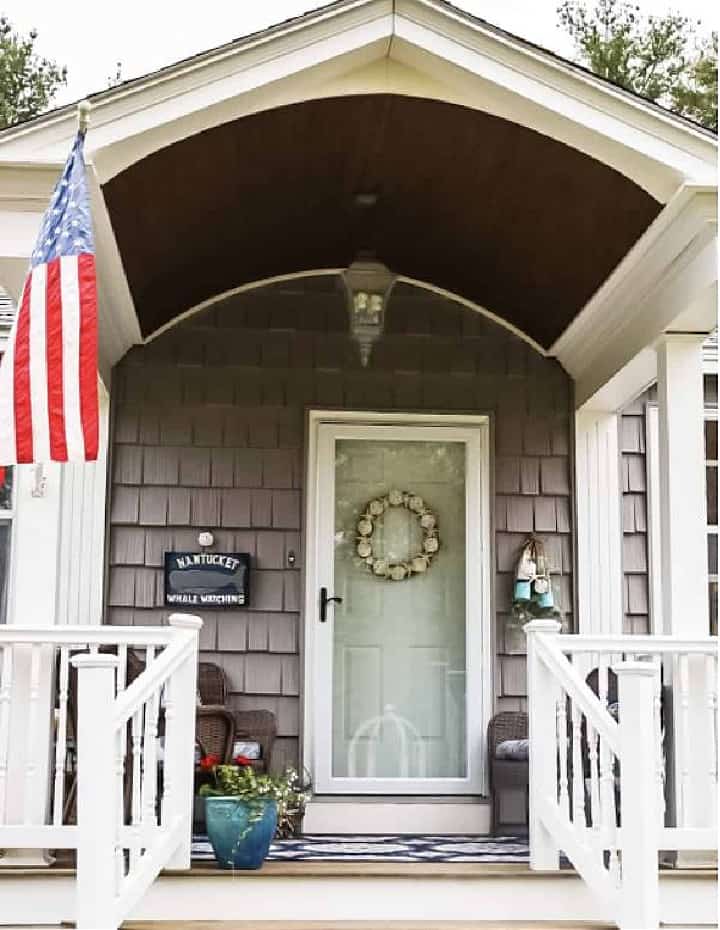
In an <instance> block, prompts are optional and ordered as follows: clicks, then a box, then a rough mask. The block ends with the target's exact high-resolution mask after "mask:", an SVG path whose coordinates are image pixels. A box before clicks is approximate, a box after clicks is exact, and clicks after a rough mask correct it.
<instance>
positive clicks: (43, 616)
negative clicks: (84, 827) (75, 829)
mask: <svg viewBox="0 0 720 930" xmlns="http://www.w3.org/2000/svg"><path fill="white" fill-rule="evenodd" d="M15 482H16V484H15V518H14V520H13V527H12V544H11V545H12V549H11V552H12V558H11V569H10V583H9V592H8V594H9V596H8V608H7V622H8V623H9V624H13V625H17V626H25V627H28V626H32V627H35V626H41V627H42V626H53V625H54V623H55V619H56V600H55V599H56V595H57V575H58V549H59V527H60V501H61V497H62V468H61V466H60V465H59V464H57V463H55V462H53V463H51V464H49V465H45V466H42V467H40V466H34V465H19V466H16V467H15ZM13 664H14V674H13V683H12V691H11V695H10V745H11V747H12V752H11V753H10V758H9V760H8V773H7V795H6V809H5V811H0V817H2V816H3V815H4V822H5V823H8V824H22V823H28V824H29V823H34V824H42V823H46V817H47V813H48V808H49V801H50V794H49V787H50V775H51V772H50V747H51V743H52V739H51V738H52V731H53V720H52V694H53V680H54V650H53V649H52V648H50V647H43V648H42V651H41V652H40V654H39V655H36V656H35V661H33V647H31V646H15V648H14V650H13ZM33 715H34V720H33V719H32V718H33ZM49 862H50V859H49V857H48V855H47V852H46V851H45V850H42V849H13V850H9V851H8V853H7V854H6V855H5V856H3V858H2V859H0V868H1V867H12V866H20V865H47V864H48V863H49Z"/></svg>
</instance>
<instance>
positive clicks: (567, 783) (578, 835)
mask: <svg viewBox="0 0 720 930" xmlns="http://www.w3.org/2000/svg"><path fill="white" fill-rule="evenodd" d="M525 630H526V633H527V637H528V706H529V728H530V862H531V868H533V869H557V868H558V867H559V854H560V851H561V850H562V851H563V852H564V853H565V855H566V856H567V857H568V859H569V860H570V861H571V862H572V864H573V865H574V867H575V868H576V870H577V871H578V872H579V873H580V875H581V876H582V877H583V878H584V879H585V881H586V882H587V884H588V885H589V886H590V887H591V888H592V889H593V890H594V891H595V892H596V893H597V894H598V895H599V896H600V897H601V898H602V899H603V900H604V901H605V902H606V903H608V904H609V905H610V908H611V910H612V913H613V914H614V915H615V919H616V922H617V923H618V926H620V927H621V928H627V930H630V928H632V930H656V928H657V927H658V924H659V882H658V852H659V851H660V850H670V851H682V850H716V849H717V827H716V811H717V807H716V805H717V780H718V775H717V750H718V747H717V661H718V644H717V638H715V637H708V638H707V639H702V640H682V639H679V638H676V637H658V636H583V635H560V633H559V624H557V623H555V622H554V621H544V620H537V621H534V622H532V623H530V624H528V625H527V626H526V627H525ZM591 685H592V687H591ZM668 771H669V772H671V773H674V778H672V779H670V780H669V779H666V772H668ZM671 781H672V782H674V790H670V789H669V785H670V782H671ZM697 792H699V793H700V795H701V797H700V802H701V804H702V805H704V806H705V810H706V811H707V817H706V819H705V824H704V825H699V824H698V822H697V817H695V816H693V813H694V812H696V811H697V807H698V804H697V802H698V797H697V795H696V793H697Z"/></svg>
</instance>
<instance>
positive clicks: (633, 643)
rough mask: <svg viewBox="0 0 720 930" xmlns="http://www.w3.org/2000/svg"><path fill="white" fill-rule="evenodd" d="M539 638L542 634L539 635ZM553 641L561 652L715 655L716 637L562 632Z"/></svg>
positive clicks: (716, 652) (716, 648)
mask: <svg viewBox="0 0 720 930" xmlns="http://www.w3.org/2000/svg"><path fill="white" fill-rule="evenodd" d="M541 635H542V634H541ZM553 641H554V642H555V643H556V644H557V646H558V648H559V649H560V650H561V651H562V652H566V653H567V652H573V653H574V652H629V653H634V654H641V655H642V654H647V655H667V654H672V653H683V654H687V655H717V654H718V638H717V636H706V637H702V638H697V639H684V638H683V637H680V636H642V635H627V636H626V635H621V636H620V635H619V636H602V635H600V636H594V635H586V634H583V633H562V634H560V635H556V636H554V638H553Z"/></svg>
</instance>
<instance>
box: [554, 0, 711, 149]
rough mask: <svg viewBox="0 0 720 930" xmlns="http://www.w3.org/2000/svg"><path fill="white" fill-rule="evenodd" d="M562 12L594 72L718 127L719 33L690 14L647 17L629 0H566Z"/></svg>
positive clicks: (564, 22) (580, 52) (565, 25)
mask: <svg viewBox="0 0 720 930" xmlns="http://www.w3.org/2000/svg"><path fill="white" fill-rule="evenodd" d="M558 15H559V17H560V23H561V25H562V26H563V28H564V29H565V30H566V31H567V33H568V34H569V35H570V38H571V39H572V40H573V43H574V45H575V48H576V50H577V53H578V56H579V58H580V60H581V61H582V63H583V64H585V65H587V67H589V68H590V70H591V71H594V72H595V74H599V75H601V76H602V77H604V78H607V79H608V80H610V81H613V82H614V83H615V84H618V85H619V86H620V87H624V88H626V89H627V90H631V91H633V92H634V93H636V94H640V95H641V96H643V97H647V98H648V99H649V100H653V101H655V102H656V103H659V104H661V105H663V106H666V107H668V108H669V109H672V110H674V111H675V112H677V113H679V114H681V115H682V116H686V117H688V118H690V119H693V120H695V121H697V122H699V123H702V124H703V125H704V126H706V127H707V128H709V129H713V130H715V131H716V132H717V42H718V40H717V33H716V32H714V33H712V34H711V36H709V37H705V38H701V39H699V38H698V36H697V33H696V28H695V27H696V25H697V24H694V23H693V22H692V21H691V20H690V19H689V18H688V17H686V16H680V15H679V14H677V13H673V12H668V13H666V14H665V15H663V16H646V15H643V14H642V13H641V10H640V7H639V6H636V5H635V4H634V3H630V2H627V0H595V3H594V5H593V6H589V5H588V3H587V2H585V0H562V3H561V5H560V6H559V7H558Z"/></svg>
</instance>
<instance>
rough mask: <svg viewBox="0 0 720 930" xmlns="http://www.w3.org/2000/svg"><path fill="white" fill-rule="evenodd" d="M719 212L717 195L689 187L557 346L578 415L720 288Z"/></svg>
mask: <svg viewBox="0 0 720 930" xmlns="http://www.w3.org/2000/svg"><path fill="white" fill-rule="evenodd" d="M716 211H717V189H716V188H713V187H708V186H706V185H692V184H684V185H682V187H681V188H680V189H679V190H678V192H677V194H676V195H675V196H674V197H673V199H672V200H671V201H670V203H669V204H668V205H667V206H666V207H665V208H664V210H663V211H662V212H661V213H660V215H659V216H658V217H657V219H656V220H655V221H654V222H653V223H652V225H651V226H650V227H649V229H648V230H647V231H646V232H645V234H644V235H643V236H642V237H641V238H640V239H639V240H638V241H637V242H636V244H635V245H634V246H633V248H632V249H631V250H630V251H629V252H628V253H627V255H626V256H625V258H624V259H623V260H622V261H621V262H620V264H619V265H618V266H617V268H616V269H615V271H613V272H612V274H611V275H610V277H609V278H608V279H607V280H606V281H605V283H604V284H603V285H602V286H601V287H600V288H599V290H598V291H597V292H596V293H595V294H594V295H593V297H592V298H591V299H590V300H589V301H588V303H587V304H586V305H585V307H584V308H583V309H582V311H581V312H580V314H579V315H578V316H577V317H576V318H575V319H574V320H573V322H572V323H571V324H570V325H569V326H568V328H567V329H566V330H565V332H564V333H563V334H562V335H561V336H560V338H559V339H557V340H556V342H555V343H554V344H553V346H552V347H551V349H550V352H551V354H553V355H555V356H556V357H557V358H558V360H559V361H560V362H561V363H562V365H563V366H564V367H565V369H566V370H567V371H568V372H569V373H570V374H571V375H572V376H573V377H574V378H575V380H576V383H577V384H576V404H577V406H578V407H580V406H582V405H583V404H584V403H585V402H586V401H587V400H588V399H589V398H591V397H592V396H593V395H594V394H595V392H596V391H597V390H598V389H599V388H600V387H602V385H604V384H605V383H607V382H608V381H609V380H610V379H611V378H612V377H613V376H614V375H615V374H616V373H617V372H618V371H620V369H621V368H623V367H624V366H625V365H626V364H627V363H628V362H629V361H630V360H631V359H633V358H634V357H635V356H636V355H637V354H638V353H639V352H640V351H641V350H642V349H644V348H646V347H648V346H651V345H653V344H654V342H655V340H656V339H658V338H659V337H660V336H661V335H662V333H663V332H664V331H665V330H666V329H667V328H668V327H669V326H671V324H672V322H673V320H674V319H675V318H676V317H678V316H680V315H681V314H682V312H683V311H684V310H685V309H686V308H687V307H688V306H689V305H690V304H692V303H693V301H695V300H697V299H698V298H699V297H700V296H701V295H702V294H704V293H705V292H706V291H707V290H708V288H711V287H712V286H713V285H714V283H715V282H716V281H717V256H716V247H715V243H716V238H717V219H716ZM707 325H708V331H709V329H711V328H712V325H713V322H712V321H711V320H710V319H708V320H707Z"/></svg>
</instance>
